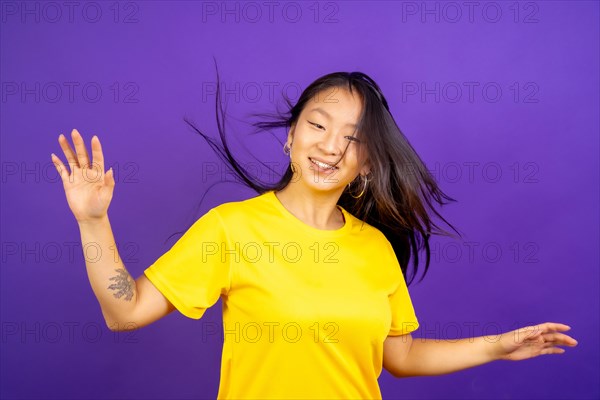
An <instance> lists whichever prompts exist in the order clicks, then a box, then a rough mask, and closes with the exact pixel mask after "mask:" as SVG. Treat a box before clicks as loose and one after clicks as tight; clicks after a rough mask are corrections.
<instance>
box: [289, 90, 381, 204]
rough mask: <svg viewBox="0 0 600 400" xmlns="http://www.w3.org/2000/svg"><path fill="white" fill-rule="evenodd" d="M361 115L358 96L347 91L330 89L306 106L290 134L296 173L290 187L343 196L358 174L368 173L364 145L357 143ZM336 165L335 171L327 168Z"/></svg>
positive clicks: (360, 102) (360, 104)
mask: <svg viewBox="0 0 600 400" xmlns="http://www.w3.org/2000/svg"><path fill="white" fill-rule="evenodd" d="M361 112H362V100H361V99H360V97H359V96H358V94H357V92H354V94H352V93H350V91H348V90H347V89H345V88H328V89H326V90H323V91H321V92H320V93H319V94H318V95H317V96H315V97H313V98H312V99H311V100H310V101H308V102H307V103H306V106H305V107H304V110H303V111H302V112H301V113H300V116H299V118H298V121H297V122H296V124H295V126H293V127H292V128H291V129H290V132H289V134H288V141H287V143H288V145H291V159H292V166H293V167H294V169H295V171H296V172H295V173H294V177H293V178H292V180H291V183H296V184H298V183H301V184H303V185H306V186H307V187H308V188H310V189H312V190H318V191H332V192H337V194H338V195H341V193H342V192H343V190H344V188H345V187H346V185H347V184H348V183H350V182H352V181H353V180H354V179H355V178H356V176H357V175H358V174H359V173H360V174H362V175H365V174H367V173H368V172H369V168H368V165H367V163H366V162H367V157H366V147H365V144H364V143H362V142H359V141H358V139H357V138H356V131H355V128H356V125H357V124H358V120H359V118H360V114H361ZM346 146H348V150H347V151H346V154H345V155H344V157H343V158H342V159H341V160H340V157H341V156H342V154H343V153H344V150H345V149H346ZM338 160H340V162H339V163H337V164H335V163H336V162H337V161H338ZM319 162H322V163H325V165H322V164H321V165H319ZM333 164H335V166H334V167H333V169H332V168H330V167H328V166H327V165H333Z"/></svg>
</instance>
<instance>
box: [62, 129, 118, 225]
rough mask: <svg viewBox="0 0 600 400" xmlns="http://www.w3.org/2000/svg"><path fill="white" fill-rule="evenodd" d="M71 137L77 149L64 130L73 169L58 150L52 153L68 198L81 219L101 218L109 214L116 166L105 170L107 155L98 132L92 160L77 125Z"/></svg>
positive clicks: (67, 154) (65, 142)
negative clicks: (66, 163) (58, 154)
mask: <svg viewBox="0 0 600 400" xmlns="http://www.w3.org/2000/svg"><path fill="white" fill-rule="evenodd" d="M71 137H72V139H73V143H74V145H75V152H74V151H73V149H72V148H71V145H70V144H69V141H68V140H67V138H66V137H65V136H64V135H62V134H61V135H60V136H59V138H58V142H59V144H60V147H61V148H62V150H63V153H64V155H65V157H66V158H67V162H68V164H69V167H70V171H69V170H68V169H67V168H66V167H65V165H64V164H63V162H62V161H61V160H60V158H59V157H57V156H56V155H55V154H52V162H53V163H54V165H55V167H56V169H57V171H58V173H59V175H60V177H61V180H62V183H63V187H64V189H65V195H66V197H67V202H68V204H69V208H70V209H71V211H72V212H73V215H74V216H75V219H76V220H77V221H78V222H88V221H93V220H98V219H101V218H103V217H104V216H106V215H107V212H108V206H109V204H110V201H111V200H112V196H113V190H114V187H115V179H114V174H113V171H112V168H111V169H109V170H108V171H107V172H106V173H105V172H104V155H103V153H102V146H101V144H100V139H98V137H97V136H95V135H94V136H93V137H92V157H93V158H92V159H91V160H90V158H89V156H88V152H87V150H86V147H85V143H84V141H83V138H82V137H81V134H80V133H79V132H78V131H77V130H76V129H73V131H72V132H71Z"/></svg>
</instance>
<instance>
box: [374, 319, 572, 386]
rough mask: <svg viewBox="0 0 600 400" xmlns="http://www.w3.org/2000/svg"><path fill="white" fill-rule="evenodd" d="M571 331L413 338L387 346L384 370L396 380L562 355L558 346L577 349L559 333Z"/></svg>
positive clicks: (550, 327) (546, 327)
mask: <svg viewBox="0 0 600 400" xmlns="http://www.w3.org/2000/svg"><path fill="white" fill-rule="evenodd" d="M569 329H571V328H570V327H569V326H567V325H564V324H559V323H554V322H546V323H544V324H539V325H533V326H526V327H524V328H520V329H516V330H514V331H510V332H506V333H503V334H500V335H494V336H478V337H473V338H464V339H452V340H441V339H421V338H415V339H413V338H412V337H410V334H408V335H403V336H396V337H390V336H388V338H387V339H386V340H385V342H384V348H383V351H384V363H383V364H384V365H383V366H384V368H385V369H386V370H388V371H389V372H390V373H391V374H392V375H393V376H395V377H398V378H401V377H409V376H421V375H442V374H448V373H451V372H456V371H460V370H463V369H466V368H471V367H475V366H477V365H481V364H485V363H488V362H491V361H496V360H512V361H518V360H525V359H528V358H533V357H537V356H539V355H541V354H562V353H564V352H565V350H564V349H562V348H560V347H556V346H570V347H573V346H576V345H577V341H576V340H575V339H573V338H572V337H570V336H568V335H565V334H564V333H560V332H562V331H568V330H569Z"/></svg>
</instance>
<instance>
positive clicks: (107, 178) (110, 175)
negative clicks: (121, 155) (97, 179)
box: [104, 167, 115, 186]
mask: <svg viewBox="0 0 600 400" xmlns="http://www.w3.org/2000/svg"><path fill="white" fill-rule="evenodd" d="M104 183H105V184H106V185H108V186H115V173H114V171H113V169H112V167H110V168H109V169H108V171H107V172H106V174H105V175H104Z"/></svg>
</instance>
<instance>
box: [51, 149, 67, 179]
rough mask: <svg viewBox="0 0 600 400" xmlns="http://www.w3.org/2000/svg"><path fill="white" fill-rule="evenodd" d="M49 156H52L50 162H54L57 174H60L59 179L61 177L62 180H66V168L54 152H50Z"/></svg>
mask: <svg viewBox="0 0 600 400" xmlns="http://www.w3.org/2000/svg"><path fill="white" fill-rule="evenodd" d="M50 157H51V158H52V163H53V164H54V166H55V167H56V170H57V171H58V174H59V175H60V179H62V181H63V182H66V181H67V179H69V171H67V168H66V167H65V165H64V164H63V162H62V161H61V160H60V158H58V157H57V156H56V155H55V154H54V153H52V154H51V155H50Z"/></svg>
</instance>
